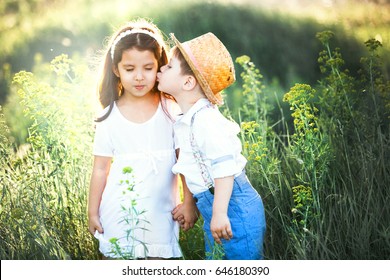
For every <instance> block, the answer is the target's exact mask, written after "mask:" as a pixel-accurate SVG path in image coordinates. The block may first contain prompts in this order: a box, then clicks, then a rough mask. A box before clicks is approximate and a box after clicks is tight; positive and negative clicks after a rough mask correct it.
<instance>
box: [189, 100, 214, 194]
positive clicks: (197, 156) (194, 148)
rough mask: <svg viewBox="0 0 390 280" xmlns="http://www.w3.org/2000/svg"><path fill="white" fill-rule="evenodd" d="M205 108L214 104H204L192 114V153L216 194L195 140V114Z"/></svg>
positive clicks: (210, 187)
mask: <svg viewBox="0 0 390 280" xmlns="http://www.w3.org/2000/svg"><path fill="white" fill-rule="evenodd" d="M205 108H212V105H210V104H207V105H205V106H203V107H202V108H200V109H199V110H198V111H196V112H195V113H194V114H193V115H192V118H191V126H190V142H191V148H192V153H193V155H194V158H195V161H196V162H197V163H198V166H199V169H200V173H201V175H202V178H203V182H204V184H205V186H206V187H207V188H208V190H209V191H210V192H211V193H212V194H214V180H213V179H212V178H211V175H210V173H209V171H208V169H207V166H206V164H205V163H204V159H203V157H202V154H201V152H200V150H199V146H198V145H197V143H196V141H195V135H194V131H193V130H194V120H195V115H196V114H197V113H198V112H199V111H201V110H203V109H205Z"/></svg>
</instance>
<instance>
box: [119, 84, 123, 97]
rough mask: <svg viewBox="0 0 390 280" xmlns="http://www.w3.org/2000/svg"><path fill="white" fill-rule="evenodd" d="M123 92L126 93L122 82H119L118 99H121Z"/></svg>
mask: <svg viewBox="0 0 390 280" xmlns="http://www.w3.org/2000/svg"><path fill="white" fill-rule="evenodd" d="M123 92H124V88H123V85H122V83H121V81H120V80H119V81H118V97H121V96H122V94H123Z"/></svg>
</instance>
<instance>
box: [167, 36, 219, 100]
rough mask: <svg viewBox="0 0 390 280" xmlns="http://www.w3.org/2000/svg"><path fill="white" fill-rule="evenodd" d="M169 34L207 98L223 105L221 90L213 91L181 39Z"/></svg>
mask: <svg viewBox="0 0 390 280" xmlns="http://www.w3.org/2000/svg"><path fill="white" fill-rule="evenodd" d="M169 35H170V36H171V38H172V40H173V42H174V43H175V45H176V46H177V47H178V48H179V50H180V52H181V53H182V55H183V57H184V59H185V60H186V61H187V63H188V65H189V66H190V68H191V70H192V72H193V73H194V75H195V78H196V79H197V81H198V83H199V85H200V87H201V88H202V90H203V92H204V94H205V95H206V97H207V99H208V100H210V102H211V103H213V104H217V105H222V104H223V98H222V95H221V93H220V92H217V93H213V91H212V90H211V88H210V86H209V84H208V83H207V80H206V79H205V77H204V76H203V74H202V72H201V71H200V70H199V69H198V68H197V67H196V65H195V63H194V62H193V61H192V60H191V58H190V56H189V55H188V53H187V51H186V50H185V48H184V47H183V45H182V44H181V43H180V42H179V40H177V39H176V37H175V35H174V34H173V33H170V34H169Z"/></svg>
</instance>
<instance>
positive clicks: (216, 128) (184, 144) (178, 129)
mask: <svg viewBox="0 0 390 280" xmlns="http://www.w3.org/2000/svg"><path fill="white" fill-rule="evenodd" d="M207 104H211V103H210V102H209V101H208V100H207V99H205V98H203V99H200V100H198V101H197V102H196V103H195V105H194V106H192V107H191V109H190V110H189V111H188V112H187V113H186V114H184V115H182V116H180V117H179V118H178V119H177V121H176V123H175V125H174V131H175V137H176V145H177V148H180V154H179V159H178V161H177V163H176V164H175V165H174V166H173V168H172V171H173V173H175V174H178V173H181V174H183V175H184V176H185V178H186V182H187V185H188V188H189V189H190V191H191V192H192V194H198V193H201V192H204V191H206V190H207V187H206V186H205V184H204V180H203V178H202V175H201V172H200V168H199V165H198V163H197V162H196V160H195V158H194V155H193V150H192V147H191V142H190V134H191V131H190V129H191V118H192V116H193V115H194V114H195V113H196V112H197V111H198V110H199V109H201V108H202V107H204V106H205V105H207ZM239 132H240V127H239V126H238V124H237V123H235V122H232V121H230V120H228V119H226V118H225V117H224V116H223V115H222V114H221V113H220V112H219V110H218V108H217V107H216V106H212V107H206V108H204V109H202V110H200V111H199V112H198V113H197V114H196V116H195V120H194V124H193V133H194V137H195V141H196V143H197V145H198V147H199V150H200V152H201V154H202V158H203V159H204V163H205V165H206V166H207V169H208V171H209V173H210V175H211V177H212V179H215V178H223V177H227V176H236V175H239V174H240V173H241V172H242V171H243V169H244V167H245V164H246V159H245V157H244V156H243V155H242V154H241V151H242V147H241V141H240V139H239V138H238V137H237V134H238V133H239Z"/></svg>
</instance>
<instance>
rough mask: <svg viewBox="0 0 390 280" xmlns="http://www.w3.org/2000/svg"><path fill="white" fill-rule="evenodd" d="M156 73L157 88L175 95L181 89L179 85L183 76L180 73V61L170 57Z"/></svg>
mask: <svg viewBox="0 0 390 280" xmlns="http://www.w3.org/2000/svg"><path fill="white" fill-rule="evenodd" d="M160 71H161V72H158V73H157V79H158V89H159V90H160V91H163V92H166V93H169V94H171V95H172V96H173V97H175V96H176V95H177V94H178V93H180V91H181V85H182V83H183V80H184V79H185V76H184V75H183V74H181V67H180V61H179V60H178V59H177V58H176V57H174V56H173V57H172V58H171V59H170V60H169V63H168V64H167V65H164V66H162V67H161V69H160Z"/></svg>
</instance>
